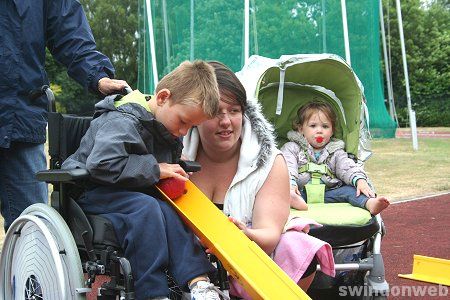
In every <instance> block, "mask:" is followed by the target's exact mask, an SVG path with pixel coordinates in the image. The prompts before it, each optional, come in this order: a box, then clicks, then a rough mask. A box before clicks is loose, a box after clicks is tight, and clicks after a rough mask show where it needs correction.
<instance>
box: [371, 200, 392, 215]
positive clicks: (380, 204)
mask: <svg viewBox="0 0 450 300" xmlns="http://www.w3.org/2000/svg"><path fill="white" fill-rule="evenodd" d="M389 204H391V203H390V202H389V200H388V199H387V198H386V197H383V196H381V197H376V198H370V199H369V200H367V202H366V208H367V210H368V211H370V213H371V214H372V215H378V214H379V213H380V212H381V211H382V210H384V209H385V208H386V207H388V206H389Z"/></svg>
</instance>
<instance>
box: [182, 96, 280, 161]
mask: <svg viewBox="0 0 450 300" xmlns="http://www.w3.org/2000/svg"><path fill="white" fill-rule="evenodd" d="M241 140H242V144H241V154H240V155H241V157H240V159H239V161H240V162H239V163H240V164H242V167H243V168H244V169H247V168H250V169H255V168H257V167H261V166H263V165H265V164H266V163H267V162H268V161H269V160H270V159H271V156H272V154H273V153H274V151H276V146H275V137H274V129H273V126H272V125H271V124H270V123H269V122H268V121H267V120H266V118H265V117H264V116H263V114H262V113H261V107H260V104H259V103H257V102H256V100H253V101H248V104H247V107H246V110H245V113H244V124H243V126H242V133H241ZM183 144H184V149H183V154H184V155H186V156H187V157H188V158H189V159H192V160H195V159H196V157H197V151H198V146H199V144H200V137H199V133H198V130H197V128H195V127H194V128H192V129H191V130H189V132H188V134H187V135H186V136H185V137H184V139H183Z"/></svg>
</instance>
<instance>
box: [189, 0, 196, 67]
mask: <svg viewBox="0 0 450 300" xmlns="http://www.w3.org/2000/svg"><path fill="white" fill-rule="evenodd" d="M194 57H195V55H194V0H191V47H190V57H189V58H190V60H191V61H193V60H194Z"/></svg>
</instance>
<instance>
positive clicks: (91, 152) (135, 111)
mask: <svg viewBox="0 0 450 300" xmlns="http://www.w3.org/2000/svg"><path fill="white" fill-rule="evenodd" d="M120 97H121V96H120V95H114V96H109V97H106V98H105V99H104V100H102V101H100V102H99V103H97V104H96V105H95V109H96V110H95V114H94V119H93V120H92V122H91V125H90V127H89V129H88V131H87V132H86V134H85V136H84V137H83V139H82V140H81V143H80V147H79V148H78V150H77V151H76V152H75V153H74V154H72V155H71V156H70V157H68V158H67V159H66V161H64V163H63V165H62V168H63V169H73V168H85V169H87V170H88V171H89V173H90V175H91V178H92V181H93V182H94V183H98V184H102V185H116V186H120V187H125V188H128V189H146V188H149V187H151V186H153V185H154V184H155V183H157V182H158V181H159V176H160V170H159V166H158V163H159V162H167V163H177V162H178V160H179V158H180V155H181V150H182V147H183V145H182V143H181V140H180V139H179V138H174V137H173V136H172V135H171V134H170V132H169V131H167V129H166V128H165V127H164V125H162V124H161V123H160V122H158V121H156V119H155V118H154V116H153V114H151V113H150V112H148V111H147V110H146V109H145V108H144V107H143V106H141V105H139V104H137V103H127V104H124V105H121V106H119V107H118V108H116V107H115V106H114V100H115V99H117V100H118V99H120Z"/></svg>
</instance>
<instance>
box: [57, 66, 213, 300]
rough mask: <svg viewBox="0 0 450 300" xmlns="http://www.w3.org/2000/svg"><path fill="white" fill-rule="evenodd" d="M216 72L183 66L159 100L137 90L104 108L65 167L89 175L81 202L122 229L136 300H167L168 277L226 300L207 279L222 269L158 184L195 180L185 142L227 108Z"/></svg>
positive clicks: (199, 294)
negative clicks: (184, 155)
mask: <svg viewBox="0 0 450 300" xmlns="http://www.w3.org/2000/svg"><path fill="white" fill-rule="evenodd" d="M219 98H220V96H219V90H218V87H217V82H216V77H215V73H214V69H213V68H212V67H211V66H209V65H208V64H207V63H206V62H204V61H194V62H183V63H182V64H181V65H180V66H179V67H177V68H176V69H175V70H174V71H172V72H171V73H169V74H168V75H166V76H165V77H164V78H163V79H162V80H161V81H160V83H159V84H158V86H157V88H156V91H155V95H154V96H145V95H143V94H141V93H140V92H139V91H134V92H132V93H130V94H128V95H126V96H123V97H122V96H121V95H115V96H110V97H107V98H105V99H104V100H102V101H101V102H99V103H97V105H96V106H95V108H96V111H95V114H94V119H93V120H92V122H91V126H90V128H89V130H88V131H87V132H86V135H85V136H84V137H83V139H82V140H81V143H80V147H79V149H78V150H77V151H76V152H75V153H74V154H73V155H71V156H70V157H69V158H68V159H67V160H66V161H65V162H64V163H63V168H65V169H72V168H85V169H87V170H88V171H89V173H90V174H91V182H90V184H89V185H90V187H89V188H88V190H87V191H86V192H85V193H84V194H83V195H82V197H81V198H80V199H79V200H78V203H79V204H80V206H81V207H82V209H83V210H84V211H85V212H87V213H89V214H98V215H101V216H103V217H105V218H107V219H108V220H110V221H111V223H112V224H113V226H114V230H115V233H116V237H117V240H118V242H119V243H120V245H121V246H122V249H123V251H124V256H125V257H126V258H127V259H128V260H129V261H130V263H131V267H132V270H133V276H134V278H135V289H136V299H167V298H166V297H167V295H168V294H169V289H168V283H167V278H166V274H165V271H166V270H168V271H169V273H170V274H171V275H172V276H173V278H174V279H175V281H176V282H177V283H178V284H179V285H180V286H181V288H183V289H185V290H187V288H188V287H189V289H190V292H191V297H192V299H194V298H195V299H196V300H200V299H219V295H218V293H217V292H216V290H215V289H216V288H215V287H214V286H213V285H212V284H211V283H209V279H208V277H207V275H206V274H207V273H209V272H212V271H214V268H213V267H212V265H211V264H210V262H209V261H208V259H207V258H206V255H205V253H204V251H203V250H202V248H201V247H200V245H199V244H198V242H197V239H196V238H195V236H194V235H193V233H192V232H191V231H190V230H189V229H188V228H187V227H186V226H185V225H184V224H183V223H182V221H181V220H180V218H179V217H178V215H177V214H176V212H175V211H174V210H173V209H172V207H170V205H169V204H167V203H166V202H164V201H162V200H160V199H158V197H159V194H158V193H156V192H155V190H154V185H155V184H156V183H158V182H159V181H160V180H161V179H164V178H170V177H175V178H178V179H181V180H184V181H186V180H187V176H188V175H187V173H186V172H185V171H184V170H183V169H182V168H181V166H180V165H179V164H178V162H179V160H180V155H181V149H182V143H181V140H180V137H181V136H183V135H185V134H186V132H187V131H188V130H189V128H191V127H192V126H195V125H198V124H200V123H201V122H203V121H205V120H207V119H209V118H212V117H214V116H215V115H216V114H217V113H218V109H219Z"/></svg>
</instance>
